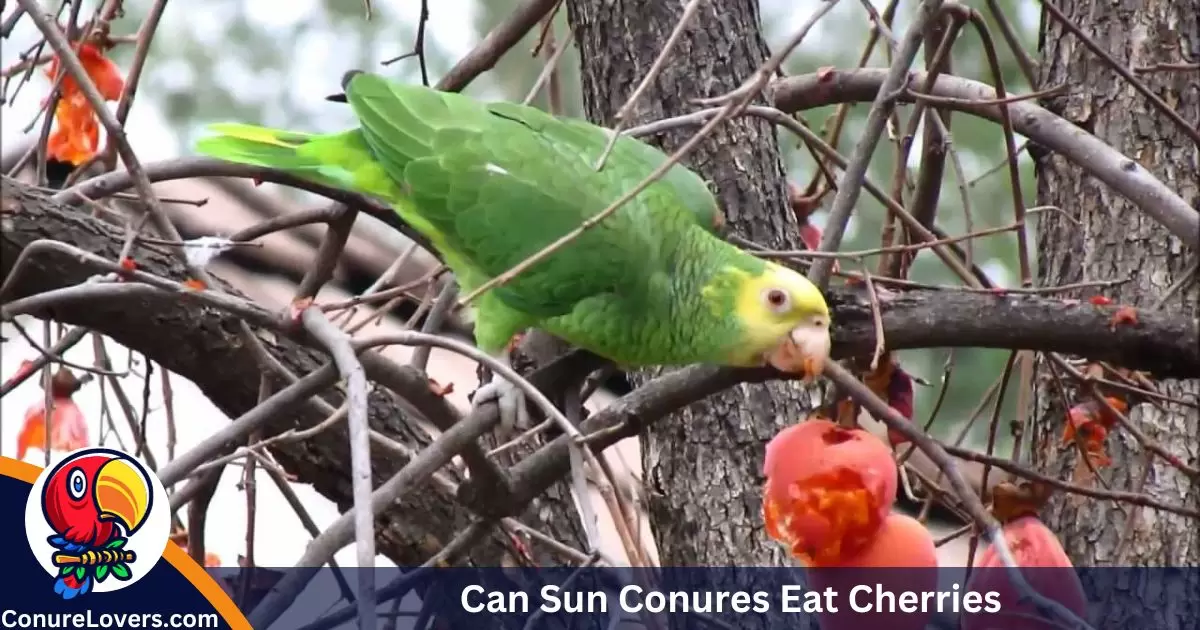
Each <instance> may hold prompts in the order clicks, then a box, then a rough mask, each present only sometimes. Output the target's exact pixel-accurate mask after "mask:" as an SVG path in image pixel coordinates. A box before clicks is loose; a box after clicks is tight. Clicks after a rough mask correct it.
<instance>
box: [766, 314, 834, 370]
mask: <svg viewBox="0 0 1200 630" xmlns="http://www.w3.org/2000/svg"><path fill="white" fill-rule="evenodd" d="M827 321H828V320H825V319H824V318H818V319H814V320H808V321H805V322H803V323H801V324H800V325H799V326H796V327H795V328H793V329H792V330H791V332H789V333H788V335H787V336H786V337H784V339H783V341H781V342H780V343H779V345H778V346H776V347H775V349H774V350H772V351H771V353H770V354H768V355H767V362H768V363H770V364H771V365H772V366H773V367H774V368H775V369H777V370H779V371H781V372H787V373H789V374H796V373H799V374H803V375H804V377H805V379H814V378H816V377H818V376H820V375H821V373H822V372H823V371H825V362H826V361H827V360H829V352H830V350H831V348H832V341H831V340H830V338H829V324H828V323H827Z"/></svg>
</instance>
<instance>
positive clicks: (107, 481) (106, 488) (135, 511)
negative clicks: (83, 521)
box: [95, 457, 150, 535]
mask: <svg viewBox="0 0 1200 630" xmlns="http://www.w3.org/2000/svg"><path fill="white" fill-rule="evenodd" d="M95 487H96V508H97V509H98V510H99V511H100V517H101V518H109V519H113V520H116V521H119V522H120V523H121V525H123V526H124V527H125V533H126V535H128V534H132V533H133V532H134V531H136V530H137V529H138V528H139V527H141V526H142V523H143V522H144V521H145V520H146V516H147V513H148V512H149V511H150V481H149V480H148V479H146V476H145V474H144V473H142V471H141V470H140V469H139V468H138V466H137V465H136V464H134V463H133V462H132V461H130V460H128V459H125V458H123V457H117V458H114V459H110V460H108V462H106V463H105V464H104V465H103V466H101V467H100V470H99V471H97V473H96V484H95Z"/></svg>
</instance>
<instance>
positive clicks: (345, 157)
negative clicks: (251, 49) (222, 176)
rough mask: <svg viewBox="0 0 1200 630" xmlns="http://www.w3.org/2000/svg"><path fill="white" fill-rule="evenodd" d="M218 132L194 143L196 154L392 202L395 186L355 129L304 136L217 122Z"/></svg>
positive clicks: (397, 197) (398, 197) (396, 196)
mask: <svg viewBox="0 0 1200 630" xmlns="http://www.w3.org/2000/svg"><path fill="white" fill-rule="evenodd" d="M208 129H209V130H210V131H212V132H215V133H216V134H217V135H213V136H209V137H205V138H201V139H200V140H199V141H197V142H196V146H195V150H196V152H197V153H200V154H203V155H208V156H210V157H215V158H219V159H222V160H226V161H228V162H236V163H239V164H249V165H252V166H262V167H266V168H274V169H278V170H281V171H286V172H288V173H291V174H293V175H296V176H298V177H301V178H304V179H306V180H308V181H311V182H315V183H319V184H324V185H326V186H333V187H335V188H344V189H348V190H353V191H355V192H360V193H363V194H367V195H374V196H377V197H380V198H382V199H383V200H385V201H387V202H390V203H395V202H397V201H400V200H401V199H403V197H402V196H401V193H400V190H399V187H398V186H397V185H396V183H395V182H394V181H393V180H392V179H391V178H390V177H388V175H387V173H385V172H384V171H383V169H382V167H380V165H379V164H378V162H376V161H375V159H374V156H372V154H371V150H370V148H368V146H367V144H366V142H365V141H364V140H363V137H362V132H361V131H360V130H358V129H353V130H350V131H344V132H340V133H333V134H308V133H303V132H296V131H287V130H283V129H272V128H269V127H260V126H257V125H248V124H243V123H217V124H213V125H209V126H208Z"/></svg>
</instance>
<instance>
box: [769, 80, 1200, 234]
mask: <svg viewBox="0 0 1200 630" xmlns="http://www.w3.org/2000/svg"><path fill="white" fill-rule="evenodd" d="M910 76H911V80H912V81H914V82H916V83H923V82H924V80H925V73H924V72H916V71H914V72H912V73H910ZM885 78H886V72H885V71H884V70H876V69H859V70H828V71H823V72H821V73H818V74H806V75H801V76H794V77H789V78H786V79H780V80H778V81H776V82H775V84H774V86H773V92H772V97H773V100H774V103H775V106H776V107H778V108H779V109H780V110H783V111H785V112H794V111H798V110H804V109H812V108H814V107H821V106H824V105H830V104H833V103H841V102H847V101H860V102H862V101H869V100H871V99H873V98H874V97H875V95H876V94H877V93H878V91H879V86H880V85H882V84H883V81H884V80H885ZM930 94H932V95H934V96H944V97H950V98H956V99H963V100H968V101H991V100H992V99H994V98H995V97H996V94H995V89H994V88H992V87H991V86H989V85H987V84H984V83H980V82H978V81H972V80H970V79H964V78H961V77H953V76H948V75H941V76H939V77H938V78H937V80H936V81H934V83H933V86H932V89H931V90H930ZM1005 96H1006V97H1007V96H1009V95H1005ZM899 98H900V99H901V100H904V99H905V98H906V97H905V96H904V95H900V96H899ZM946 107H947V108H950V109H954V110H956V111H961V112H964V113H967V114H971V115H973V116H979V117H981V118H986V119H988V120H992V121H996V122H999V120H1000V112H999V108H1000V107H1007V108H1008V111H1009V114H1010V116H1011V117H1012V122H1013V129H1014V131H1016V132H1017V133H1019V134H1021V135H1023V136H1026V137H1028V138H1029V139H1031V140H1033V141H1034V142H1036V143H1038V144H1040V145H1042V146H1044V147H1046V148H1048V149H1051V150H1053V151H1057V152H1058V153H1061V154H1062V155H1063V156H1064V157H1066V158H1067V159H1069V160H1071V161H1072V162H1074V163H1075V164H1076V165H1078V166H1079V167H1080V168H1082V169H1084V170H1085V171H1087V172H1088V173H1090V174H1091V175H1092V176H1094V177H1096V178H1097V179H1099V180H1100V181H1102V182H1104V183H1105V184H1107V185H1109V186H1110V187H1112V189H1113V190H1115V191H1116V192H1118V193H1120V194H1121V196H1123V197H1125V198H1126V199H1128V200H1129V201H1131V202H1133V204H1134V205H1136V206H1137V207H1138V208H1140V209H1141V210H1142V212H1145V213H1146V214H1147V215H1149V216H1150V218H1152V219H1154V220H1155V221H1157V222H1158V223H1160V224H1161V225H1162V226H1163V227H1165V228H1167V230H1169V231H1170V232H1171V233H1172V234H1174V235H1175V236H1176V237H1177V238H1178V239H1179V240H1180V241H1182V242H1183V243H1184V244H1186V245H1188V246H1189V247H1192V248H1193V249H1200V213H1197V212H1196V211H1195V210H1194V209H1192V207H1191V206H1190V205H1188V203H1187V202H1186V201H1184V200H1183V199H1182V198H1181V197H1180V196H1179V194H1178V193H1176V192H1175V191H1173V190H1171V188H1170V187H1168V186H1167V185H1166V184H1164V183H1163V182H1162V181H1161V180H1159V179H1158V178H1157V177H1155V176H1154V174H1152V173H1151V172H1150V171H1148V170H1146V169H1145V168H1144V167H1142V166H1141V165H1140V164H1138V162H1137V161H1136V160H1133V159H1132V158H1129V157H1126V156H1124V155H1122V154H1121V153H1120V152H1118V151H1117V150H1116V149H1114V148H1112V147H1111V146H1109V145H1107V144H1105V143H1104V141H1102V140H1100V139H1099V138H1097V137H1095V136H1093V135H1091V134H1089V133H1087V132H1086V131H1083V130H1082V129H1080V128H1079V127H1078V126H1076V125H1073V124H1071V123H1070V122H1068V121H1066V120H1063V119H1062V118H1059V117H1058V116H1055V115H1054V114H1051V113H1050V112H1048V111H1046V110H1045V109H1043V108H1041V107H1039V106H1037V105H1036V104H1034V103H1031V102H1028V101H1018V102H1011V103H1008V104H1007V105H955V104H951V103H948V104H947V105H946Z"/></svg>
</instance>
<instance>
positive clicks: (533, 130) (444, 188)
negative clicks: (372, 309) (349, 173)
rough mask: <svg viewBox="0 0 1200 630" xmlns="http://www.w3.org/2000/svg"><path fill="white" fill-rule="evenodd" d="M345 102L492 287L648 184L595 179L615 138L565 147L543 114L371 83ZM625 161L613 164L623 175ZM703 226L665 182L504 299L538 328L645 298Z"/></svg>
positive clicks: (506, 291) (359, 81)
mask: <svg viewBox="0 0 1200 630" xmlns="http://www.w3.org/2000/svg"><path fill="white" fill-rule="evenodd" d="M346 96H347V101H348V102H349V103H350V105H351V107H353V109H354V112H355V114H356V116H357V117H358V119H359V122H360V123H361V125H362V130H363V137H364V139H365V140H366V143H367V144H368V145H369V146H370V147H371V150H372V152H373V154H374V155H375V156H376V158H377V159H378V160H379V161H380V163H381V164H382V165H383V168H384V169H385V170H386V171H387V172H388V173H390V174H391V175H392V176H393V177H394V178H395V179H396V180H397V181H399V182H400V184H401V187H402V188H403V189H404V190H405V191H406V192H407V194H408V196H409V198H410V199H411V200H412V202H413V206H414V207H415V208H416V211H417V212H419V213H420V214H421V216H422V217H423V218H424V219H425V220H426V221H427V222H428V223H429V224H430V225H431V226H432V227H433V228H434V229H435V230H436V231H437V232H438V233H439V234H440V235H441V237H442V239H443V241H444V243H445V244H446V245H447V246H448V247H449V248H451V249H452V250H454V251H455V252H456V253H457V254H458V255H459V256H460V257H461V258H462V259H464V260H465V261H467V262H468V263H469V264H470V265H471V266H472V267H474V268H475V269H476V270H477V271H478V272H479V273H480V274H481V275H485V276H488V277H494V276H496V275H499V274H501V273H503V272H504V271H506V270H508V269H510V268H512V267H513V266H515V265H517V264H519V263H520V262H521V261H523V260H525V259H526V258H528V257H529V256H531V255H533V254H534V253H536V252H537V251H539V250H541V249H542V248H544V247H545V246H547V245H549V244H550V243H552V242H553V241H555V240H557V239H558V238H560V237H561V236H563V235H565V234H567V233H568V232H570V231H571V230H573V229H575V228H576V227H578V226H579V225H580V224H581V223H582V222H583V221H585V220H587V219H588V218H590V217H592V216H594V215H595V214H597V213H598V212H600V211H601V210H603V209H604V208H605V207H607V206H608V205H610V204H611V203H612V202H613V201H615V200H616V199H617V198H618V197H620V196H621V195H622V194H623V193H624V192H625V191H626V190H628V189H629V187H631V186H632V185H633V184H636V183H637V181H638V180H640V178H641V177H644V176H645V175H646V172H645V169H644V167H643V165H642V163H641V162H642V161H641V160H639V161H638V162H637V163H636V164H634V165H633V166H632V167H630V168H619V169H618V168H614V169H613V170H609V169H607V168H606V169H604V170H602V171H600V172H597V171H595V170H594V164H595V161H596V159H597V158H598V157H599V155H600V152H601V151H602V150H603V147H604V143H605V142H606V140H604V138H606V135H605V133H604V132H603V131H602V130H599V129H598V131H599V134H598V135H597V136H596V137H597V138H600V139H601V140H602V141H601V142H595V143H591V144H592V146H583V145H580V144H579V143H574V144H573V143H569V142H566V141H563V138H562V137H559V138H555V137H553V136H550V135H549V134H547V133H545V132H544V129H545V128H546V127H547V126H549V125H553V124H556V119H554V118H553V117H550V116H548V115H545V114H540V113H539V112H538V111H537V110H535V109H533V108H522V107H519V106H505V105H502V104H492V105H483V104H481V103H478V102H477V101H474V100H472V99H470V98H468V97H465V96H462V95H458V94H451V93H442V92H437V91H433V90H429V89H426V88H423V87H417V86H406V85H400V84H395V83H391V82H389V81H386V80H384V79H382V78H380V77H377V76H373V75H369V74H358V75H356V76H354V77H353V78H352V79H351V80H350V82H349V83H348V85H347V86H346ZM539 114H540V115H539ZM568 131H570V130H568ZM624 153H625V152H623V153H622V155H614V156H612V158H610V160H611V161H612V162H613V163H616V164H618V165H619V164H620V163H621V161H622V159H624ZM634 172H636V173H637V178H636V179H633V180H632V181H629V180H630V178H629V177H628V174H631V173H634ZM622 175H626V176H625V177H623V176H622ZM695 221H696V218H695V216H694V215H693V214H691V213H689V212H688V211H687V210H685V209H683V208H682V207H681V205H680V203H679V199H678V194H677V193H676V191H675V190H674V187H673V186H672V185H671V184H669V183H661V184H657V185H655V186H652V187H651V188H649V189H647V190H646V191H645V192H643V193H642V194H641V195H639V196H638V198H637V199H636V200H635V202H633V203H630V204H627V205H626V206H624V207H623V208H622V209H621V210H620V211H618V212H617V213H615V214H614V215H613V216H612V217H611V218H610V219H609V220H606V221H604V222H602V223H601V224H600V225H598V226H596V227H594V228H592V229H591V230H589V231H587V232H585V233H584V234H583V235H581V236H580V237H578V238H577V239H576V240H575V241H573V242H572V243H571V244H570V245H569V246H568V247H565V248H563V249H561V250H559V251H558V252H557V253H556V254H554V255H552V256H550V257H549V258H548V259H546V260H544V261H543V262H542V263H541V264H538V265H535V266H534V267H533V268H531V269H530V270H528V271H526V272H524V273H522V274H521V275H519V276H518V277H517V278H516V279H514V280H512V281H510V282H508V283H506V284H505V285H503V286H501V287H498V288H496V289H495V290H494V292H495V294H496V296H497V297H499V298H500V299H501V300H502V301H503V302H504V303H505V304H507V305H508V306H509V307H511V308H513V309H517V310H520V311H523V312H525V313H528V314H530V315H532V316H535V317H538V318H548V317H554V316H558V315H563V314H566V313H569V312H570V311H571V310H572V309H573V308H574V307H575V305H576V304H577V303H579V302H580V301H582V300H584V299H586V298H589V297H593V296H596V295H601V294H606V293H620V294H621V295H622V296H623V297H625V298H626V299H636V296H638V295H639V294H644V293H643V292H644V291H645V290H646V288H647V286H648V285H647V283H648V282H653V280H654V278H653V276H654V274H655V273H669V272H670V271H671V270H672V265H673V262H674V260H673V257H672V255H671V253H672V252H671V251H670V250H669V247H668V245H667V244H668V243H669V241H670V239H669V238H664V237H665V236H666V235H668V234H669V233H670V232H672V231H677V230H680V229H685V228H686V226H688V225H693V224H694V223H695Z"/></svg>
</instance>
